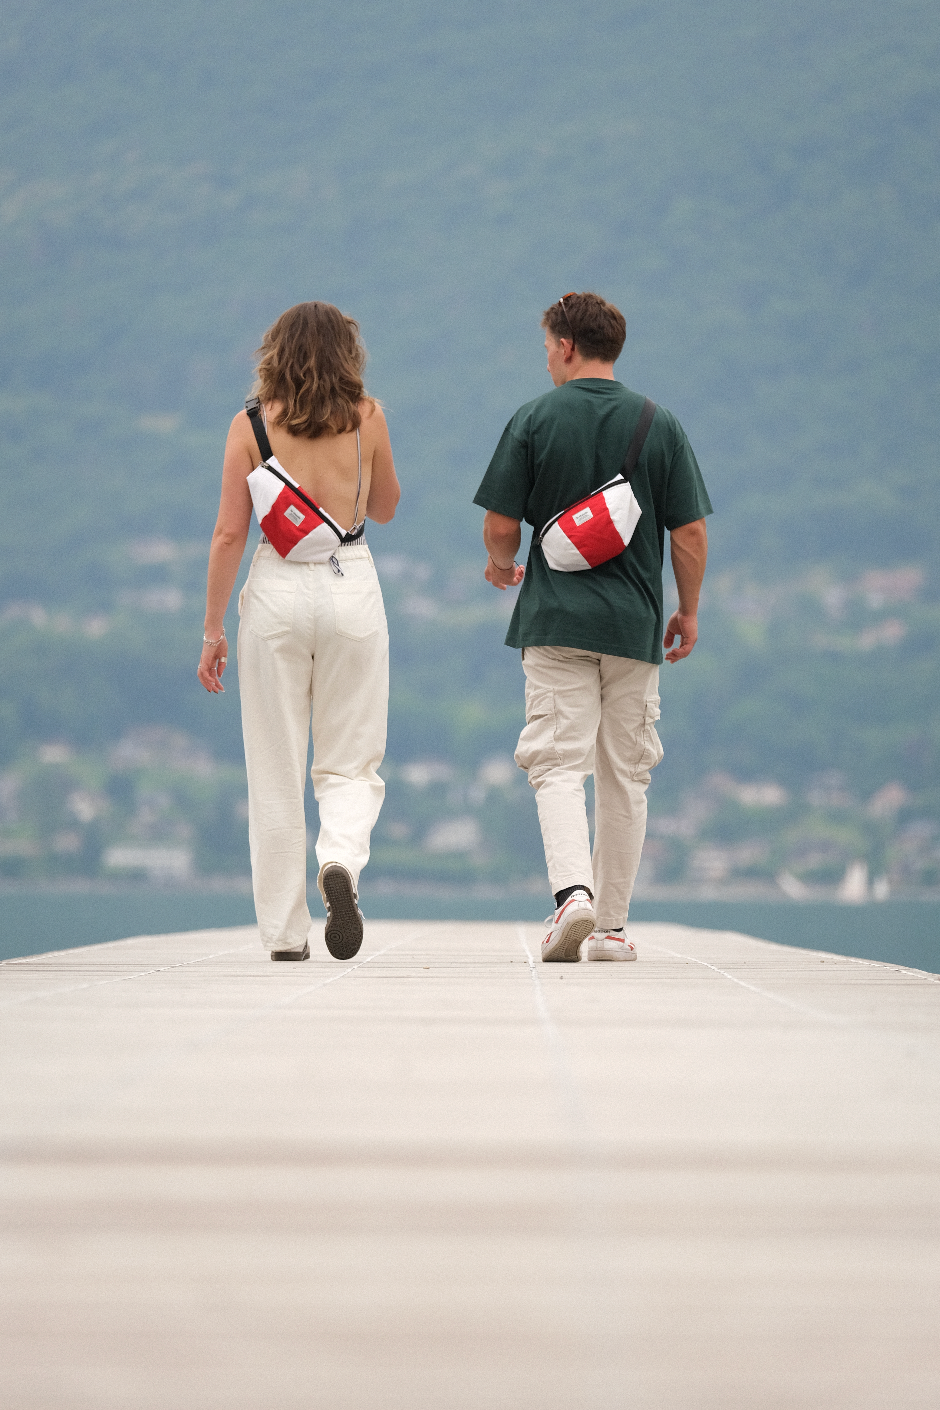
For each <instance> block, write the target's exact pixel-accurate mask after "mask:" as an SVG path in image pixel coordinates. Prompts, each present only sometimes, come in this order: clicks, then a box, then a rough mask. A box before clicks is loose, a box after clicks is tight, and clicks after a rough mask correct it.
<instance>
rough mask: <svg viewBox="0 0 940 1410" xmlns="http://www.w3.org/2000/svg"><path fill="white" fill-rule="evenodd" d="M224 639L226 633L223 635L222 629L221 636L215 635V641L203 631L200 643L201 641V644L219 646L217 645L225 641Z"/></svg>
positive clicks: (225, 638)
mask: <svg viewBox="0 0 940 1410" xmlns="http://www.w3.org/2000/svg"><path fill="white" fill-rule="evenodd" d="M226 640H227V637H226V635H225V631H224V630H223V632H222V635H221V636H219V637H216V639H215V641H212V640H211V639H210V638H209V637H207V636H206V634H205V632H203V634H202V643H203V646H219V645H221V643H222V642H223V641H226Z"/></svg>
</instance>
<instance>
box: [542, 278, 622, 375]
mask: <svg viewBox="0 0 940 1410" xmlns="http://www.w3.org/2000/svg"><path fill="white" fill-rule="evenodd" d="M542 327H543V328H545V329H547V331H548V332H549V333H551V335H552V337H553V338H555V339H556V341H557V340H558V339H559V338H569V339H573V340H574V345H575V347H576V348H577V349H578V351H579V352H580V354H581V356H582V357H587V358H592V359H593V358H597V359H598V361H600V362H616V361H617V358H618V357H619V356H620V354H621V352H622V350H623V345H624V343H625V342H626V340H627V320H626V319H625V318H624V316H623V314H622V313H621V312H620V310H619V308H616V307H615V306H614V305H613V304H609V303H608V302H607V300H606V299H602V298H601V296H600V294H567V295H566V296H565V301H564V304H562V302H561V300H560V299H557V300H556V301H555V303H553V304H552V306H551V308H547V309H546V310H545V312H544V313H543V314H542Z"/></svg>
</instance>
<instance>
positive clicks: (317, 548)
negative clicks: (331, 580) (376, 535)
mask: <svg viewBox="0 0 940 1410" xmlns="http://www.w3.org/2000/svg"><path fill="white" fill-rule="evenodd" d="M245 410H246V411H247V412H248V417H249V420H250V421H251V429H252V430H253V431H254V433H255V440H256V441H257V442H258V449H259V450H260V452H261V464H260V465H259V466H258V467H257V468H256V469H254V470H252V472H251V474H250V475H249V476H248V488H249V490H250V491H251V502H252V504H253V505H254V508H255V513H256V514H257V516H258V523H259V524H260V525H261V532H262V533H263V534H264V536H265V538H266V539H267V541H268V543H269V544H270V545H271V547H272V548H273V549H274V551H275V552H276V553H279V554H280V555H281V557H282V558H286V559H287V561H288V562H289V563H332V564H333V567H334V571H339V562H338V560H337V559H336V557H335V554H336V549H337V548H338V547H339V545H340V544H347V543H357V542H358V541H359V539H361V538H362V535H363V534H364V533H365V527H366V525H365V520H364V519H363V521H362V523H361V524H360V523H359V497H360V495H361V493H362V446H361V444H360V442H359V432H358V430H357V431H356V449H357V451H358V452H359V484H358V487H357V489H356V510H355V513H354V515H353V519H354V520H355V522H354V523H353V526H352V528H351V529H349V530H348V531H347V530H346V529H344V528H343V527H342V525H340V524H337V522H336V520H335V519H333V518H331V517H330V515H329V514H327V512H326V510H325V509H321V507H320V505H319V504H317V503H316V502H315V501H314V500H312V499H311V498H310V496H309V495H306V494H304V492H303V490H302V489H301V488H300V486H299V485H298V483H297V481H296V480H294V479H292V478H291V476H290V475H288V473H287V471H286V470H285V469H284V467H283V465H281V464H280V462H279V461H278V460H277V458H276V457H275V455H274V452H273V451H272V449H271V442H270V441H269V440H268V432H267V427H266V426H265V424H264V417H263V414H262V410H261V402H260V401H259V400H258V398H257V397H249V398H248V400H247V401H246V402H245Z"/></svg>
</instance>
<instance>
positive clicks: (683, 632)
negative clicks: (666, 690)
mask: <svg viewBox="0 0 940 1410" xmlns="http://www.w3.org/2000/svg"><path fill="white" fill-rule="evenodd" d="M669 555H670V557H671V558H672V571H673V572H674V573H675V575H676V587H677V588H678V589H679V606H678V608H677V609H676V611H675V612H673V614H672V616H671V617H670V618H669V621H668V622H667V624H666V635H665V636H664V637H663V646H665V647H667V648H668V647H670V646H672V643H673V642H674V641H675V640H676V638H677V637H678V639H679V645H678V646H677V647H676V648H675V649H674V650H673V651H668V652H667V655H666V660H667V661H672V662H673V663H675V662H676V661H682V660H684V659H685V657H686V656H688V654H689V652H690V651H691V650H692V647H693V646H694V645H695V643H696V642H697V641H698V595H699V591H700V589H701V586H702V579H703V577H704V576H705V561H706V559H707V558H708V535H707V534H706V532H705V520H704V519H694V520H693V521H692V523H691V524H682V525H680V527H679V528H677V529H671V530H670V532H669Z"/></svg>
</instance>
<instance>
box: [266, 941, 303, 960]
mask: <svg viewBox="0 0 940 1410" xmlns="http://www.w3.org/2000/svg"><path fill="white" fill-rule="evenodd" d="M271 958H272V960H309V958H310V941H309V940H305V941H304V947H303V949H302V950H272V951H271Z"/></svg>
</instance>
